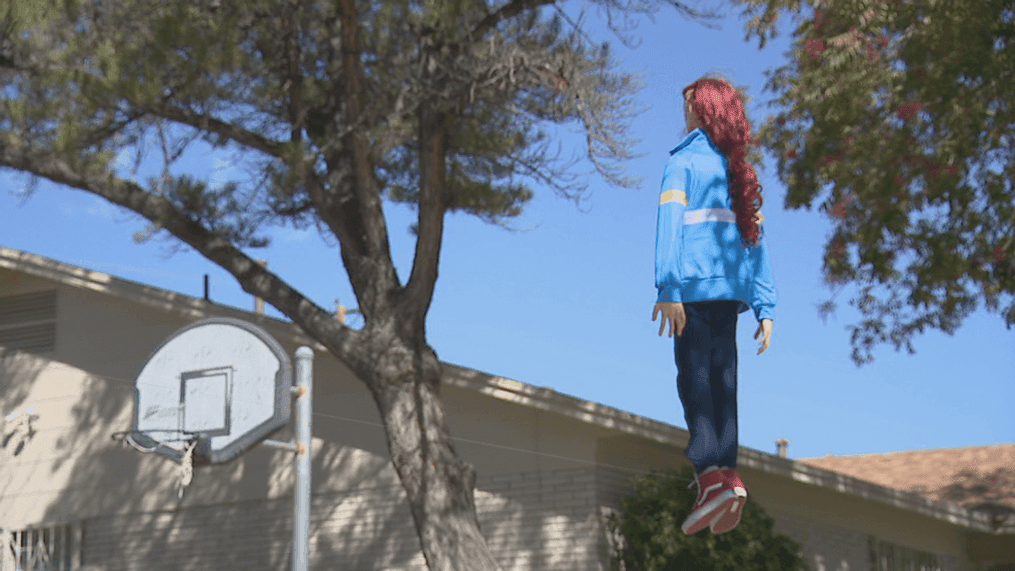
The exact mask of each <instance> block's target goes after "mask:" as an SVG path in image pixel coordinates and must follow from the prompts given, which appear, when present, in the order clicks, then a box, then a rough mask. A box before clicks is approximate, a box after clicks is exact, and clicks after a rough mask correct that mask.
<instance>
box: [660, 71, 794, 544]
mask: <svg viewBox="0 0 1015 571" xmlns="http://www.w3.org/2000/svg"><path fill="white" fill-rule="evenodd" d="M684 117H685V120H686V122H687V129H688V131H689V132H688V134H687V135H686V136H685V137H684V139H683V140H682V141H681V142H680V144H678V145H677V146H676V147H675V148H674V149H673V150H672V151H670V159H669V163H668V164H667V165H666V171H665V173H664V174H663V182H662V190H661V194H660V196H659V215H658V220H657V227H656V258H655V280H656V287H657V288H658V290H659V297H658V299H657V303H656V305H655V308H654V309H653V311H652V320H653V321H655V320H656V317H657V315H658V314H659V313H660V312H662V316H663V320H662V322H661V323H660V327H659V335H662V334H663V330H664V329H665V327H666V323H667V322H669V324H670V337H673V334H674V333H676V339H675V340H674V355H675V358H676V365H677V393H678V394H679V396H680V402H681V403H682V404H683V406H684V419H685V420H686V421H687V428H688V430H689V431H690V433H691V438H690V441H689V442H688V445H687V449H686V450H685V454H686V455H687V458H688V460H690V461H691V463H692V464H694V469H695V479H694V481H693V482H691V486H694V484H697V485H698V499H697V501H696V502H695V504H694V509H693V511H692V512H691V515H690V516H688V518H687V520H686V521H685V522H684V524H683V526H681V528H682V529H683V531H684V533H686V534H694V533H697V532H699V531H701V530H702V529H704V528H705V527H706V526H708V527H710V528H711V530H712V532H713V533H725V532H727V531H730V530H732V529H733V528H735V527H736V526H737V524H739V523H740V514H741V512H742V510H743V507H744V503H745V502H746V501H747V486H745V485H744V483H743V481H741V479H740V476H739V475H738V474H737V471H736V465H737V446H738V440H737V344H736V337H737V315H738V314H740V313H743V312H745V311H747V310H748V309H751V308H753V309H754V315H755V317H756V318H757V320H758V330H757V332H756V333H755V334H754V338H755V339H757V338H758V336H762V335H763V337H762V339H761V341H760V342H759V350H758V354H759V355H760V354H761V353H762V352H764V351H765V349H767V348H768V344H769V340H770V338H771V336H772V318H773V310H774V309H775V301H776V293H775V285H774V283H773V282H772V273H771V270H770V269H769V266H768V252H767V250H766V247H765V243H764V242H763V241H762V240H761V236H760V225H761V222H762V221H763V220H764V218H763V217H762V216H761V212H759V209H760V208H761V204H762V199H761V187H760V185H759V184H758V179H757V176H756V174H755V172H754V169H753V168H752V167H751V166H750V165H748V164H747V162H746V160H745V159H746V156H747V145H748V143H749V142H751V138H750V129H749V126H748V124H747V119H746V116H745V114H744V106H743V102H742V101H741V100H740V97H739V95H738V94H737V92H736V90H734V89H733V87H732V86H731V85H730V84H729V83H727V82H725V81H723V80H720V79H712V78H703V79H699V80H698V81H696V82H694V83H692V84H691V85H689V86H687V87H686V88H684ZM691 486H688V487H691Z"/></svg>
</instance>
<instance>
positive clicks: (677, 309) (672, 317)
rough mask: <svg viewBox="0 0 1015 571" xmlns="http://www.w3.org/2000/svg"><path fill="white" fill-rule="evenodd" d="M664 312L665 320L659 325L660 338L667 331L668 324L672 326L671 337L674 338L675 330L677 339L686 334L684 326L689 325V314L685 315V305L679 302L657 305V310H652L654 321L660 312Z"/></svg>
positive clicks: (664, 302)
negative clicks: (664, 330)
mask: <svg viewBox="0 0 1015 571" xmlns="http://www.w3.org/2000/svg"><path fill="white" fill-rule="evenodd" d="M660 311H662V312H663V320H662V322H661V323H660V324H659V336H660V337H661V336H662V334H663V329H666V323H667V322H669V324H670V337H673V332H674V330H675V331H676V332H677V337H680V336H681V335H683V333H684V326H685V325H686V324H687V314H685V313H684V304H682V303H680V302H679V301H677V302H666V301H663V302H660V303H657V304H656V306H655V308H654V309H652V321H655V320H656V315H658V314H659V312H660Z"/></svg>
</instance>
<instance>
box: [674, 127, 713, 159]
mask: <svg viewBox="0 0 1015 571" xmlns="http://www.w3.org/2000/svg"><path fill="white" fill-rule="evenodd" d="M698 139H704V140H705V141H708V135H706V134H705V131H703V130H702V129H701V127H695V128H694V130H692V131H691V132H690V133H688V134H687V136H686V137H684V139H683V140H682V141H680V143H678V144H677V146H676V147H673V149H672V150H671V151H670V154H671V155H672V154H674V153H676V152H677V151H679V150H680V149H683V148H684V147H687V146H688V145H690V144H691V143H693V142H694V141H696V140H698ZM709 143H711V142H709Z"/></svg>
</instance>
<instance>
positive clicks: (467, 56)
mask: <svg viewBox="0 0 1015 571" xmlns="http://www.w3.org/2000/svg"><path fill="white" fill-rule="evenodd" d="M601 4H602V5H603V6H605V7H606V8H607V14H608V15H610V14H612V10H615V9H618V5H617V4H615V3H613V2H612V0H607V1H604V2H601ZM543 6H546V7H548V8H549V7H552V8H554V9H556V10H557V12H558V14H563V12H561V11H560V10H559V8H558V7H557V6H554V5H552V1H551V0H511V1H510V2H508V3H506V4H502V5H499V6H488V5H487V4H486V3H484V2H480V1H478V0H427V1H426V2H424V3H418V2H407V1H400V0H390V1H386V2H372V3H356V2H354V1H353V0H293V1H290V2H277V1H274V0H242V1H241V0H123V1H119V2H103V1H97V0H68V1H56V0H51V1H41V2H40V1H38V0H5V1H4V2H3V3H2V4H0V12H2V13H3V16H4V19H3V21H2V25H0V80H2V81H3V83H4V85H5V87H6V89H5V90H4V92H3V95H2V96H0V101H2V107H0V109H2V111H0V166H4V167H7V168H11V169H15V170H16V171H19V172H22V173H25V174H27V175H30V177H31V182H32V184H33V186H32V187H30V190H34V186H35V184H36V183H37V182H38V181H39V180H41V179H46V180H49V181H52V182H55V183H58V184H63V185H67V186H69V187H72V188H75V189H80V190H82V191H85V192H89V193H93V194H95V195H98V196H101V197H103V198H105V199H106V200H108V201H109V202H112V203H113V204H116V205H119V206H121V207H123V208H125V209H128V210H130V211H132V212H134V213H136V214H138V215H140V216H142V217H143V218H144V219H146V220H147V221H148V222H149V225H148V227H147V228H146V229H145V231H143V232H141V233H140V235H139V239H140V240H141V241H144V240H147V239H150V238H152V237H154V236H166V235H167V234H168V235H169V236H170V237H171V238H172V239H173V240H179V242H180V243H182V244H186V245H187V246H189V247H191V248H193V249H194V250H196V251H197V252H199V253H200V254H201V255H203V256H204V257H206V258H207V259H208V260H210V261H212V262H213V263H215V264H217V265H219V266H220V267H222V268H223V269H225V270H226V271H227V272H229V273H230V274H232V275H233V276H234V277H235V278H236V280H237V281H238V282H239V284H240V286H241V287H242V288H243V290H244V291H246V292H247V293H249V294H251V295H254V296H256V297H259V298H261V299H263V300H265V301H266V302H268V303H269V304H271V305H272V306H274V307H275V308H276V309H278V310H279V311H280V312H281V313H282V314H283V315H285V316H286V317H288V318H289V319H290V320H292V322H293V323H295V324H296V325H298V326H299V327H300V328H301V329H302V330H303V331H304V332H305V333H306V334H307V335H308V336H309V337H311V338H313V339H315V340H317V341H319V342H320V343H322V344H323V345H324V346H325V347H327V349H328V351H330V352H331V353H332V354H333V355H334V356H335V357H336V358H338V359H339V360H340V361H342V362H343V363H344V364H345V365H346V366H348V367H349V368H350V369H351V370H352V371H353V372H354V373H355V374H356V376H357V377H358V378H359V379H360V380H361V381H362V382H363V383H365V384H366V386H367V387H368V388H369V390H370V392H371V394H372V395H373V397H374V401H375V403H376V404H377V407H378V410H379V411H380V415H381V418H382V420H383V422H384V426H385V430H386V434H387V442H388V449H389V452H390V454H391V458H392V463H393V465H394V467H395V470H396V472H397V473H398V476H399V478H400V481H401V482H402V484H403V487H404V488H405V491H406V494H407V496H408V499H409V503H410V507H411V512H412V516H413V520H414V522H415V524H416V529H417V532H418V536H419V541H420V545H421V548H422V551H423V554H424V555H425V557H426V560H427V564H428V566H429V567H430V568H431V569H440V570H453V569H454V570H457V569H470V570H475V569H497V568H498V565H497V563H496V561H495V560H494V559H493V557H492V556H491V554H490V552H489V550H488V549H487V546H486V543H485V541H484V539H483V537H482V535H481V534H480V529H479V525H478V521H477V518H476V509H475V502H474V496H473V491H474V488H475V476H476V474H475V470H474V468H473V467H472V466H471V465H470V464H468V463H466V462H463V461H462V460H460V459H459V457H458V455H457V453H456V451H455V449H454V446H453V444H452V441H451V439H450V434H449V431H448V425H447V423H446V421H445V419H444V412H443V407H442V406H441V401H440V378H441V365H440V362H439V361H438V359H437V354H436V353H435V352H434V350H433V348H431V347H430V346H429V345H428V344H427V341H426V329H425V321H426V315H427V311H428V309H429V307H430V303H431V299H432V296H433V291H434V284H435V282H436V280H437V272H438V264H439V254H440V247H441V241H442V232H443V219H444V215H445V213H447V212H449V211H455V210H463V211H465V212H468V213H470V214H473V215H476V216H479V217H481V218H483V219H484V220H487V221H488V222H491V223H497V224H500V223H501V221H502V220H503V219H504V218H509V217H512V216H517V215H518V214H519V213H520V212H521V205H523V204H524V203H525V202H527V201H528V200H529V199H530V198H531V196H532V190H531V188H530V187H529V186H528V185H526V184H523V183H520V182H517V181H516V179H515V177H516V176H524V177H528V179H530V180H535V181H537V182H538V183H539V184H540V185H546V186H549V187H551V188H553V189H554V190H555V191H557V192H559V193H562V194H563V195H564V196H566V197H568V198H573V199H575V200H576V202H577V198H578V194H571V192H572V191H573V190H575V189H581V187H582V185H581V184H580V183H578V184H573V185H569V184H565V183H566V182H567V181H568V180H569V179H568V177H566V176H565V175H567V174H568V173H567V169H566V168H561V167H555V166H554V165H555V162H556V158H552V157H550V158H548V156H547V155H546V153H545V145H544V146H543V147H540V146H538V145H537V144H538V143H543V142H545V139H546V135H545V134H544V133H543V132H542V131H539V130H538V129H537V126H538V125H539V124H541V123H543V122H552V123H566V122H570V121H579V122H581V123H582V125H583V127H584V129H585V131H586V133H587V142H588V149H587V156H588V158H589V159H590V160H591V161H592V163H593V164H594V165H595V167H596V170H597V171H598V172H599V173H600V174H601V175H602V176H603V178H605V179H606V181H607V182H609V183H611V184H613V185H614V186H628V187H629V186H633V185H634V184H635V182H634V181H632V180H629V179H624V178H621V177H620V175H619V174H618V173H617V172H616V170H615V169H614V168H611V166H610V164H609V162H611V161H622V160H625V159H627V158H629V155H628V151H627V148H628V145H629V143H628V142H627V141H625V140H623V139H622V138H621V136H622V134H623V133H624V130H625V122H624V121H623V119H624V118H625V117H627V116H628V114H629V113H630V112H631V109H630V108H629V97H630V96H631V95H632V94H633V93H634V91H635V89H636V82H635V81H634V79H635V78H634V76H632V75H629V74H622V73H617V72H614V71H613V69H612V68H613V65H614V64H613V62H612V59H611V58H610V55H609V49H608V48H609V45H608V44H607V43H604V44H603V45H602V46H599V47H591V48H590V47H589V46H588V44H589V40H588V39H587V37H586V36H585V35H584V33H583V32H582V30H581V25H580V23H581V20H579V22H578V23H574V22H570V20H569V22H570V23H571V25H572V28H573V30H572V32H571V33H569V34H568V35H566V36H562V35H561V33H560V32H561V17H560V15H557V16H554V17H553V18H551V19H549V20H548V21H543V20H541V17H540V16H541V15H540V13H539V9H540V8H541V7H543ZM675 6H676V8H677V9H678V10H679V11H681V12H682V13H684V14H686V15H690V16H693V17H698V18H717V17H718V16H715V15H711V14H704V15H703V14H699V13H697V12H695V11H694V10H691V9H689V8H686V7H685V6H683V5H681V4H679V3H676V4H675ZM619 8H620V9H621V10H622V11H623V12H624V13H625V21H626V14H628V13H632V12H639V11H641V12H646V13H650V9H651V6H650V5H648V4H636V5H635V4H626V5H624V6H619ZM565 17H566V16H565ZM612 26H613V23H612V16H611V27H612ZM614 31H616V28H614ZM170 127H176V128H180V129H185V130H186V131H185V133H186V135H185V136H183V135H176V134H174V133H173V132H172V131H171V130H170ZM198 138H202V139H204V140H206V141H208V142H209V143H211V144H212V145H213V146H215V147H217V148H228V149H231V150H237V151H239V153H240V154H241V155H242V156H243V157H244V158H247V159H250V161H251V163H252V164H253V167H252V168H251V174H252V175H253V178H254V180H253V182H251V183H250V184H241V183H239V182H236V181H231V182H229V183H227V184H225V185H222V186H218V187H213V186H211V185H209V184H208V183H207V182H205V181H203V180H198V179H196V178H194V177H191V176H183V175H173V174H171V172H170V166H171V165H172V164H173V163H174V162H175V161H176V160H177V159H178V158H179V157H180V155H181V153H182V152H183V150H184V149H185V148H186V147H187V146H188V145H189V144H191V143H192V142H193V141H195V140H197V139H198ZM152 139H154V141H153V140H152ZM153 144H154V146H155V147H156V148H158V149H159V150H161V153H162V162H163V167H164V168H163V171H162V174H161V176H159V177H156V178H153V179H150V180H148V181H145V182H143V183H142V182H138V181H136V180H134V178H135V177H136V172H137V169H138V165H139V164H140V162H141V160H142V157H143V156H145V154H146V150H147V149H148V148H149V146H152V145H153ZM131 153H133V156H134V158H135V162H134V166H133V170H132V173H131V174H130V175H124V174H121V173H119V172H118V171H117V169H116V166H117V165H116V161H117V160H118V158H119V157H121V155H122V156H128V157H129V156H130V154H131ZM571 179H574V177H571ZM579 180H580V179H579ZM383 198H387V199H388V200H394V201H400V202H407V203H409V204H412V205H414V206H415V207H416V208H417V210H418V222H417V224H416V225H415V226H414V228H413V231H414V232H415V233H416V235H417V236H418V238H417V241H416V250H415V257H414V261H413V266H412V270H411V273H410V276H409V278H408V281H407V282H406V283H405V284H404V285H403V284H402V282H401V281H400V280H399V278H398V275H397V274H396V271H395V268H394V265H393V264H392V260H391V254H390V248H389V244H388V230H387V227H386V225H385V220H384V216H383V211H382V209H381V201H382V199H383ZM284 224H292V225H295V226H297V227H301V228H305V227H308V226H310V225H315V226H316V227H317V229H318V230H319V231H320V232H321V233H322V235H323V236H324V237H325V238H330V239H331V241H332V243H335V242H337V246H338V247H339V250H340V256H341V259H342V263H343V265H344V266H345V268H346V271H347V273H348V276H349V281H350V284H351V287H352V289H353V291H354V293H355V295H356V298H357V302H358V309H359V311H360V312H361V315H362V317H363V320H364V325H363V327H362V328H361V329H359V330H352V329H349V328H347V327H345V326H344V325H343V324H342V323H341V322H339V321H338V319H337V318H336V316H335V315H334V314H333V313H331V312H330V311H325V310H324V309H322V308H321V307H320V306H319V305H317V304H316V303H314V302H313V301H312V300H310V299H308V298H307V297H306V296H304V295H303V294H302V293H300V292H299V291H298V290H297V289H296V288H294V287H292V286H291V285H289V284H288V283H287V282H286V281H285V280H284V279H283V278H282V277H280V276H278V275H276V274H275V273H273V272H272V271H270V270H268V269H267V268H265V267H263V266H261V265H260V264H258V263H256V262H255V261H254V259H253V258H252V257H251V254H250V253H249V251H250V250H251V249H254V248H258V247H263V246H265V245H266V244H267V243H268V238H267V236H266V235H264V234H263V232H264V231H265V229H267V228H270V227H272V226H278V225H284ZM174 243H175V242H174Z"/></svg>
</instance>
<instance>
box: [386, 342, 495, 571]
mask: <svg viewBox="0 0 1015 571" xmlns="http://www.w3.org/2000/svg"><path fill="white" fill-rule="evenodd" d="M403 347H404V346H403ZM411 352H412V351H411V349H409V348H407V347H406V348H405V351H404V352H403V351H398V353H401V354H402V356H403V358H402V359H397V358H396V359H394V360H386V359H385V360H382V361H381V362H380V363H379V364H378V367H377V373H378V377H376V378H375V379H372V380H371V382H369V383H368V385H369V386H370V388H371V391H372V393H373V396H374V400H375V402H376V403H377V408H378V410H379V411H380V412H381V416H382V419H383V420H384V427H385V431H386V433H387V437H388V451H389V452H390V454H391V461H392V463H393V464H394V466H395V470H396V472H397V473H398V476H399V478H400V479H401V481H402V486H403V487H404V488H405V491H406V494H407V495H408V498H409V506H410V509H411V511H412V518H413V520H414V521H415V523H416V530H417V532H418V534H419V540H420V545H421V547H422V549H423V555H424V557H426V562H427V567H428V568H429V569H430V570H431V571H494V570H499V569H500V566H499V565H498V563H497V561H496V560H495V559H494V558H493V555H492V554H491V553H490V551H489V548H488V547H487V545H486V540H485V539H484V538H483V536H482V534H481V533H480V529H479V521H478V519H477V518H476V502H475V496H474V489H475V485H476V470H475V469H474V468H473V467H472V465H471V464H469V463H468V462H464V461H462V460H460V459H459V458H458V453H457V452H456V451H455V447H454V443H453V442H452V441H451V433H450V431H449V430H448V425H447V422H446V421H445V419H444V407H443V405H442V404H441V400H440V377H441V370H442V367H441V364H440V362H439V361H438V360H437V355H436V353H434V351H433V350H432V349H431V348H430V347H427V346H423V347H420V348H419V350H417V351H415V355H410V353H411ZM389 355H390V353H389ZM405 358H411V359H412V361H413V363H412V365H411V366H410V367H409V368H410V370H409V371H408V372H405V369H406V368H407V367H406V365H407V363H406V362H405ZM385 361H387V363H389V366H385V365H384V362H385ZM395 361H400V362H398V363H396V362H395Z"/></svg>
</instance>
